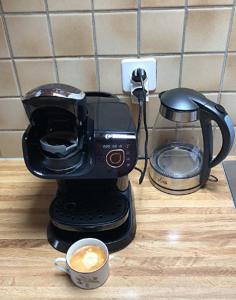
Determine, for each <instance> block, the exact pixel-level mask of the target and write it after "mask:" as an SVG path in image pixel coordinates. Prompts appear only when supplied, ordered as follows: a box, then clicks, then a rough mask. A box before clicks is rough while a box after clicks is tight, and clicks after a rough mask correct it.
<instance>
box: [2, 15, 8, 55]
mask: <svg viewBox="0 0 236 300" xmlns="http://www.w3.org/2000/svg"><path fill="white" fill-rule="evenodd" d="M0 57H9V50H8V46H7V40H6V35H5V31H4V27H3V23H2V18H1V17H0Z"/></svg>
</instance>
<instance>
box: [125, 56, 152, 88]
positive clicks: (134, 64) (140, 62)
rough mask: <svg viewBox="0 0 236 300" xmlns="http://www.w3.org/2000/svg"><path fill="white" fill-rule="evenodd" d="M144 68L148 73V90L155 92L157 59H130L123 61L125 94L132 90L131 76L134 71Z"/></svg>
mask: <svg viewBox="0 0 236 300" xmlns="http://www.w3.org/2000/svg"><path fill="white" fill-rule="evenodd" d="M137 68H142V69H144V70H145V71H146V73H147V78H148V89H149V91H154V90H155V89H156V85H157V84H156V83H157V67H156V59H155V58H153V57H147V58H128V59H123V60H122V61H121V74H122V87H123V91H124V92H130V90H131V83H130V80H131V76H132V72H133V70H135V69H137Z"/></svg>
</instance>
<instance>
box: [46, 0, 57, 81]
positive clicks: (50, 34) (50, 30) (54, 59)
mask: <svg viewBox="0 0 236 300" xmlns="http://www.w3.org/2000/svg"><path fill="white" fill-rule="evenodd" d="M44 5H45V9H46V16H47V25H48V26H47V27H48V33H49V40H50V46H51V51H52V59H53V64H54V72H55V75H56V81H57V83H58V82H60V80H59V73H58V67H57V60H56V54H55V47H54V41H53V35H52V24H51V19H50V15H49V10H48V1H47V0H44Z"/></svg>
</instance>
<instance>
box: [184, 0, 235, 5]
mask: <svg viewBox="0 0 236 300" xmlns="http://www.w3.org/2000/svg"><path fill="white" fill-rule="evenodd" d="M232 3H233V0H188V5H220V4H232Z"/></svg>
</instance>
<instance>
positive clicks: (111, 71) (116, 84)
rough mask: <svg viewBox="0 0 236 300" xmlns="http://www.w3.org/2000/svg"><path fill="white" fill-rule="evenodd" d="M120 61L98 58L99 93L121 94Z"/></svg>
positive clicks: (118, 59) (117, 59)
mask: <svg viewBox="0 0 236 300" xmlns="http://www.w3.org/2000/svg"><path fill="white" fill-rule="evenodd" d="M120 64H121V59H120V58H99V70H100V85H101V91H103V92H110V93H112V94H122V93H123V91H122V84H121V66H120Z"/></svg>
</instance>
